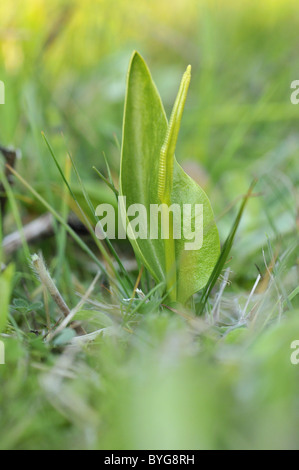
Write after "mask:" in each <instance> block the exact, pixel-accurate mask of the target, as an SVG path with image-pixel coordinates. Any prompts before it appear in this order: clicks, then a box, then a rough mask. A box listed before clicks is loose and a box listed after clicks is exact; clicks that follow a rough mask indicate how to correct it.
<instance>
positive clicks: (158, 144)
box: [120, 53, 219, 303]
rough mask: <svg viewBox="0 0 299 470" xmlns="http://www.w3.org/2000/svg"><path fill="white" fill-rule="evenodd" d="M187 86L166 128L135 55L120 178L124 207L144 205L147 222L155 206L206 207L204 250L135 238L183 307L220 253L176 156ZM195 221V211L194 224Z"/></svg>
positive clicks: (198, 192) (201, 197) (196, 190)
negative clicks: (187, 248) (186, 205)
mask: <svg viewBox="0 0 299 470" xmlns="http://www.w3.org/2000/svg"><path fill="white" fill-rule="evenodd" d="M189 73H190V72H189ZM185 82H186V76H184V78H183V80H182V85H181V89H180V91H179V94H178V98H177V101H176V104H175V107H174V111H173V114H172V118H171V120H170V124H169V127H168V128H167V120H166V116H165V111H164V108H163V105H162V102H161V99H160V96H159V94H158V92H157V89H156V87H155V85H154V83H153V81H152V78H151V76H150V73H149V70H148V68H147V66H146V64H145V63H144V61H143V59H142V58H141V57H140V55H139V54H137V53H134V54H133V57H132V59H131V64H130V67H129V72H128V83H127V96H126V104H125V115H124V124H123V145H122V160H121V174H120V187H121V195H122V196H125V197H126V207H125V208H124V209H125V210H127V208H128V207H129V206H130V205H132V204H143V206H144V207H145V208H146V209H147V217H148V219H147V221H146V222H147V223H148V224H150V218H149V214H150V206H151V205H152V204H157V205H159V206H160V204H165V205H167V206H168V207H169V206H170V205H171V204H173V203H174V204H178V205H179V206H180V207H181V210H182V212H183V205H184V204H190V205H191V206H192V207H193V208H194V205H195V204H202V205H203V221H204V227H203V232H204V237H203V246H202V248H201V249H199V250H198V249H197V250H190V251H187V250H186V249H185V243H186V241H187V239H185V238H184V237H182V238H181V239H180V240H175V239H174V238H173V233H171V231H170V236H169V239H167V240H163V239H161V238H158V239H149V237H147V238H146V239H142V238H138V239H134V240H133V246H134V249H135V252H136V255H137V256H138V257H139V258H140V259H141V261H142V262H143V263H144V264H145V265H146V267H147V268H148V269H149V271H150V272H151V273H152V275H153V276H154V277H155V279H156V280H157V281H158V282H163V281H164V282H166V284H167V287H168V291H169V294H170V298H171V299H172V300H178V301H179V302H183V303H184V302H186V301H187V300H188V299H189V297H190V296H191V295H192V294H194V293H195V292H197V291H198V290H200V289H201V288H202V287H203V286H204V285H205V284H206V283H207V281H208V279H209V276H210V274H211V272H212V270H213V268H214V265H215V263H216V261H217V258H218V255H219V238H218V232H217V228H216V226H215V222H214V216H213V212H212V209H211V206H210V203H209V200H208V198H207V196H206V194H205V193H204V191H203V190H202V189H201V188H200V187H199V186H198V185H197V184H196V183H195V182H194V181H193V180H192V179H191V178H190V177H189V176H188V175H187V174H186V173H185V172H184V171H183V169H182V168H181V166H180V165H179V164H178V163H177V161H176V160H175V157H174V150H175V144H176V139H177V135H178V131H179V124H180V118H181V115H182V112H183V102H184V101H185V99H186V93H187V85H186V83H185ZM161 149H162V150H161ZM161 186H162V187H163V188H162V190H161ZM163 217H165V218H166V217H169V215H167V214H164V213H163V212H162V224H163ZM194 217H195V216H194V213H193V216H192V223H193V225H194ZM169 225H170V227H172V224H171V223H170V224H169ZM173 270H176V272H175V273H174V274H173V273H172V271H173ZM169 278H170V279H169ZM176 283H177V285H176Z"/></svg>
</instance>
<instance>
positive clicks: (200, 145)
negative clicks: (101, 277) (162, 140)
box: [0, 0, 299, 449]
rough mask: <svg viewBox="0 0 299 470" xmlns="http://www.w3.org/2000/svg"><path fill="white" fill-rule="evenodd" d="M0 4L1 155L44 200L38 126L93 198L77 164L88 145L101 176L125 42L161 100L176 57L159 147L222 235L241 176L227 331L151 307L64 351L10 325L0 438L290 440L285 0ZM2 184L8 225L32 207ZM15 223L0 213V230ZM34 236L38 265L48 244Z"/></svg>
mask: <svg viewBox="0 0 299 470" xmlns="http://www.w3.org/2000/svg"><path fill="white" fill-rule="evenodd" d="M0 18H1V26H0V80H2V81H3V82H4V83H5V86H6V103H5V105H4V106H1V107H0V143H1V144H2V145H6V146H7V145H13V146H14V147H17V148H19V149H21V152H22V159H21V160H19V161H18V163H17V170H18V171H19V173H20V174H21V175H22V176H23V177H24V178H25V179H26V180H27V181H28V182H29V183H30V184H31V185H32V186H33V187H34V188H35V189H36V190H37V191H38V192H39V193H40V194H42V195H43V196H44V197H45V198H46V199H47V200H48V201H49V202H50V203H51V204H52V205H53V206H54V208H55V209H56V210H58V211H61V197H60V196H61V193H62V190H61V187H62V183H61V180H60V177H59V174H58V172H57V169H56V167H55V165H54V164H53V161H52V159H51V157H50V155H49V151H48V149H47V147H46V145H45V143H44V141H43V139H42V136H41V131H44V132H45V134H46V136H47V138H48V139H49V141H50V143H51V145H52V147H53V149H54V151H55V155H56V156H57V159H58V161H59V163H60V164H61V166H62V168H65V164H66V163H65V162H66V155H67V151H68V150H69V151H70V152H71V153H72V155H73V156H74V158H75V161H76V163H77V165H78V169H79V171H80V174H81V177H82V179H83V180H84V182H85V184H86V187H87V189H88V190H89V192H90V194H91V195H92V197H93V198H94V200H95V201H97V203H100V202H102V201H104V200H110V199H111V197H112V196H111V194H110V193H109V191H108V190H107V189H106V188H105V187H104V186H103V185H102V184H101V183H100V182H99V179H98V177H97V175H96V174H95V173H94V171H93V170H92V167H93V166H94V165H95V166H96V167H98V168H100V169H101V170H103V171H104V169H105V165H104V159H103V155H102V152H103V151H104V152H105V154H106V155H107V158H108V160H109V164H110V165H111V169H112V172H113V176H114V178H115V181H116V182H117V177H118V169H119V159H120V155H119V148H118V142H120V141H121V129H122V112H123V104H124V96H125V79H126V71H127V67H128V63H129V60H130V56H131V54H132V51H133V50H135V49H136V50H138V51H139V52H140V53H141V54H142V55H143V56H144V58H145V59H146V61H147V63H148V64H149V66H150V69H151V72H152V75H153V78H154V80H155V82H156V84H157V86H158V89H159V91H160V93H161V96H162V100H163V103H164V105H165V108H166V111H167V113H168V115H169V113H170V110H171V108H172V104H173V101H174V99H175V96H176V93H177V88H178V84H179V81H180V78H181V75H182V73H183V71H184V70H185V68H186V65H187V64H189V63H190V64H191V65H192V81H191V86H190V91H189V95H188V99H187V104H186V109H185V113H184V118H183V122H182V128H181V132H180V137H179V142H178V147H177V152H176V155H177V159H178V160H179V162H180V163H182V165H183V166H184V168H185V169H186V171H187V172H189V173H190V174H191V176H192V177H193V178H194V179H195V180H197V182H198V183H199V184H200V185H201V186H202V187H204V189H205V190H206V192H207V193H208V195H209V198H210V200H211V203H212V205H213V207H214V211H215V215H216V218H217V223H218V227H219V231H220V237H221V241H222V242H223V241H224V240H225V237H226V236H227V234H228V232H229V230H230V228H231V226H232V223H233V220H234V216H235V214H236V211H237V208H238V203H239V202H238V198H240V196H242V195H244V193H246V191H247V189H248V187H249V185H250V183H251V181H252V179H253V178H254V177H257V178H258V184H257V187H256V193H257V197H255V198H253V199H252V200H251V201H250V202H249V204H248V207H247V209H246V212H245V215H244V218H243V221H242V224H241V227H240V230H239V231H238V234H237V238H236V241H235V244H234V247H233V252H232V260H231V262H230V264H229V266H230V269H231V270H232V274H231V276H230V279H231V281H232V285H230V286H228V288H227V291H228V292H227V294H226V297H225V298H224V300H223V303H222V306H221V315H222V319H223V318H225V319H226V321H227V325H229V328H231V331H230V333H233V331H235V330H236V331H237V332H236V334H233V335H232V336H230V335H227V336H226V337H225V338H226V339H223V337H222V335H221V331H219V329H216V330H215V328H214V327H215V325H214V324H212V325H209V322H207V323H206V324H205V325H203V324H202V323H201V322H199V323H198V324H197V323H196V325H195V326H194V325H193V326H192V328H190V325H189V326H188V327H187V326H186V324H185V323H184V321H183V320H181V319H180V318H179V319H178V318H176V317H175V318H173V316H172V315H171V314H170V313H165V312H164V313H163V314H162V315H160V316H158V315H156V314H154V313H151V314H149V315H148V316H146V315H143V316H142V318H141V320H140V323H138V328H137V330H135V332H134V334H130V333H128V331H125V330H122V331H121V332H120V331H119V329H118V328H116V330H115V329H113V330H112V333H111V335H110V334H107V335H106V336H104V338H102V339H101V340H99V339H98V340H97V341H96V342H95V343H93V344H92V345H89V346H85V349H84V348H83V351H81V352H80V354H79V357H78V356H77V355H76V354H74V353H72V351H69V350H66V351H62V352H60V355H59V354H58V353H57V351H54V352H53V351H50V350H49V347H48V346H47V345H45V344H44V343H43V341H42V340H41V339H40V338H36V337H35V336H34V335H30V334H29V335H24V334H23V333H21V332H20V330H18V329H17V325H14V327H12V326H11V328H12V330H13V332H14V334H13V335H12V337H10V335H9V333H10V332H9V331H8V332H6V333H7V334H8V336H7V337H3V341H5V345H6V349H7V365H6V366H0V448H78V447H83V448H109V449H110V448H112V449H117V448H160V449H161V448H175V449H179V448H185V449H186V448H242V447H245V448H253V447H255V448H266V447H271V448H280V447H282V448H294V447H296V448H298V439H299V401H298V379H299V369H298V368H296V367H295V366H292V365H291V364H290V360H289V357H290V343H291V341H293V340H294V339H297V338H296V335H297V336H298V337H299V319H298V313H299V311H298V310H296V309H298V308H299V304H298V295H296V293H298V290H297V291H296V288H297V287H298V284H299V282H298V280H299V275H298V184H299V170H298V153H299V138H298V124H299V106H298V107H297V106H294V105H292V104H291V102H290V94H291V90H290V84H291V82H292V81H293V80H296V79H297V80H298V79H299V62H298V49H299V34H298V31H299V9H298V4H297V2H296V1H295V0H294V1H291V0H288V1H287V0H284V1H283V0H264V1H263V2H261V1H257V0H242V2H239V1H234V0H226V1H224V0H223V1H221V0H219V1H213V0H211V1H204V0H201V1H196V0H172V1H170V0H150V1H148V0H139V1H132V0H131V1H128V0H109V1H108V0H93V1H91V0H85V1H84V2H82V1H81V2H79V1H76V0H72V1H68V0H53V1H52V2H47V1H45V0H27V1H26V2H24V1H22V0H15V1H14V2H10V1H8V0H2V2H1V5H0ZM14 192H15V197H16V201H17V208H18V211H19V214H20V218H21V219H22V222H23V223H26V222H28V221H30V220H32V219H34V218H35V217H36V216H38V215H39V214H41V213H43V212H44V209H43V208H42V207H41V206H40V205H39V204H38V203H37V202H36V201H35V200H34V199H32V197H31V196H30V194H29V193H28V192H27V191H26V189H24V188H23V187H22V186H21V185H19V184H16V185H15V187H14ZM15 227H16V223H15V217H13V213H12V212H9V213H8V214H7V216H6V218H5V224H4V233H5V234H7V233H9V232H11V231H12V230H13V229H15ZM60 247H61V246H60ZM37 248H39V246H37ZM42 248H43V250H44V252H45V253H46V256H47V261H48V262H49V263H52V264H53V266H54V267H55V266H56V265H55V258H56V257H57V256H58V255H57V251H56V250H57V247H56V245H55V243H54V242H46V243H44V244H42ZM77 250H78V248H76V247H75V245H74V244H73V243H69V244H67V246H66V247H65V260H64V262H63V268H62V267H61V266H60V268H61V269H62V271H61V273H64V274H65V273H67V275H65V276H64V277H63V276H61V279H60V284H59V285H60V287H61V289H62V290H63V292H64V294H65V295H66V297H67V298H68V299H74V297H75V294H74V292H75V290H76V289H77V288H78V284H79V281H78V279H80V282H82V283H83V284H84V282H90V280H91V274H90V272H89V271H88V269H89V268H88V265H87V263H86V260H83V259H82V257H81V255H78V254H77ZM263 250H264V255H263ZM59 256H60V258H59V259H60V260H61V253H60V255H59ZM264 257H265V259H264ZM273 259H274V260H275V262H274V267H273V266H272V268H273V270H272V268H271V269H270V271H271V273H273V279H274V281H273V282H272V283H271V286H270V287H269V286H268V287H267V286H265V285H263V286H262V287H260V289H259V291H258V292H257V294H258V295H259V297H258V299H257V300H258V302H261V303H260V304H259V307H258V313H259V315H258V316H257V315H256V316H254V321H253V322H251V323H250V324H248V325H247V326H248V327H247V328H238V326H240V325H239V323H238V321H239V316H238V315H239V314H240V311H242V309H243V307H244V304H245V303H246V301H247V299H248V295H249V293H250V291H251V289H252V286H253V284H254V282H255V279H256V277H257V275H258V272H259V270H260V271H262V272H264V271H265V260H266V261H267V263H268V264H269V265H271V262H272V261H273ZM13 261H14V262H15V264H16V268H17V275H18V278H17V279H18V280H17V281H16V283H15V286H14V287H15V288H14V294H13V300H14V299H15V298H19V297H21V298H24V285H23V284H22V279H23V278H24V279H27V278H28V276H29V274H28V268H27V264H26V263H27V262H26V259H25V258H24V253H22V252H19V253H16V254H15V255H14V256H13ZM271 273H270V274H269V273H268V276H269V277H270V278H271ZM26 276H27V277H26ZM27 287H28V286H27ZM79 290H80V289H79ZM294 292H295V295H294ZM292 293H293V294H292ZM39 294H40V293H39ZM33 297H34V295H33ZM14 305H15V306H16V304H14ZM16 310H18V309H16V308H12V310H11V312H12V313H15V311H16ZM18 311H19V312H20V308H19V310H18ZM40 315H42V314H41V313H40ZM138 321H139V320H138ZM223 322H224V323H225V321H224V320H223ZM280 322H281V323H280ZM16 323H18V319H17V320H16ZM136 323H137V322H136ZM105 327H107V325H105ZM235 327H236V329H235ZM108 328H114V326H113V327H112V326H111V325H110V324H109V325H108ZM190 330H192V333H191V332H190ZM297 330H298V333H297V332H296V331H297ZM109 331H110V330H109ZM16 332H17V335H16ZM228 338H229V339H228ZM59 361H61V363H62V364H61V363H60V362H59ZM63 361H64V362H63ZM65 364H67V365H65ZM157 364H159V367H158V366H157ZM298 367H299V366H298ZM57 370H58V372H57ZM59 371H60V372H59ZM59 377H60V378H59Z"/></svg>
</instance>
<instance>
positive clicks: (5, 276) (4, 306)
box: [0, 264, 15, 333]
mask: <svg viewBox="0 0 299 470" xmlns="http://www.w3.org/2000/svg"><path fill="white" fill-rule="evenodd" d="M14 271H15V268H14V265H13V264H10V265H9V266H8V267H7V268H6V269H5V271H3V272H2V273H0V292H1V302H0V333H1V332H2V331H3V330H4V328H5V326H6V321H7V315H8V307H9V302H10V296H11V291H12V281H13V275H14Z"/></svg>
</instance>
